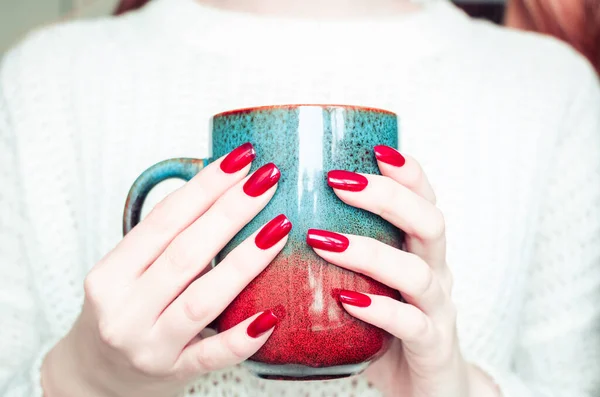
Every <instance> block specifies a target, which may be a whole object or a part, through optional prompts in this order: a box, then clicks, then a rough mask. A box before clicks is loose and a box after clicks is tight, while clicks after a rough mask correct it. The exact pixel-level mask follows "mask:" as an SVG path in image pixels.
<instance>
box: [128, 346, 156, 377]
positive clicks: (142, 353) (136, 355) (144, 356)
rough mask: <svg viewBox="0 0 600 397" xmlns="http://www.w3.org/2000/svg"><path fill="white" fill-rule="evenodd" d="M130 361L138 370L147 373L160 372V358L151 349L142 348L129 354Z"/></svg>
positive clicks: (154, 373)
mask: <svg viewBox="0 0 600 397" xmlns="http://www.w3.org/2000/svg"><path fill="white" fill-rule="evenodd" d="M129 362H130V363H131V365H132V366H133V368H135V369H136V370H137V371H138V372H141V373H143V374H146V375H158V374H160V372H161V371H160V368H159V366H158V365H157V364H158V363H159V360H158V358H157V357H156V356H155V354H154V353H153V352H152V350H151V349H141V350H138V351H135V352H132V353H131V354H130V355H129Z"/></svg>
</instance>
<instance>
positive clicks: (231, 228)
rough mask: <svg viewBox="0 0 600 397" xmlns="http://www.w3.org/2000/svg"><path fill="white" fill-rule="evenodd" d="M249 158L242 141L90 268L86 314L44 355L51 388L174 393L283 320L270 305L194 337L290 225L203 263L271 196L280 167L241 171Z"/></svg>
mask: <svg viewBox="0 0 600 397" xmlns="http://www.w3.org/2000/svg"><path fill="white" fill-rule="evenodd" d="M254 157H255V156H254V149H253V148H252V146H251V145H250V144H246V145H243V146H241V147H240V148H238V149H236V150H234V151H233V152H232V153H230V154H229V155H228V156H226V157H224V158H222V159H220V160H218V161H216V162H214V163H212V164H211V165H209V166H208V167H206V168H205V169H204V170H202V171H201V172H200V173H199V174H198V175H197V176H196V177H195V178H193V179H192V180H191V181H190V182H188V183H187V184H186V185H184V186H183V187H182V188H180V189H179V190H177V191H175V192H174V193H172V194H171V195H169V196H168V197H167V198H165V199H164V200H163V201H162V202H161V203H159V204H158V205H157V206H156V207H155V208H154V209H153V211H152V212H151V213H150V214H149V215H148V216H147V217H146V219H144V221H142V222H141V223H140V224H139V225H138V226H136V227H135V228H134V229H133V230H132V231H131V232H130V233H129V234H127V236H126V237H125V238H124V239H123V240H122V241H121V242H120V243H119V244H118V245H117V246H116V247H115V248H114V249H113V250H112V251H111V252H110V253H108V255H106V256H105V257H104V258H103V259H102V260H100V262H99V263H98V264H96V266H94V268H93V269H92V270H91V272H90V273H89V275H88V276H87V278H86V280H85V302H84V305H83V310H82V312H81V315H80V316H79V318H78V320H77V322H76V323H75V325H74V326H73V328H72V330H71V331H70V333H69V334H68V335H67V336H66V337H65V338H64V339H63V340H62V341H61V342H59V343H58V344H57V346H55V347H54V349H53V350H52V351H51V352H50V353H49V354H48V356H47V357H46V360H45V362H44V366H43V370H42V383H43V386H44V389H45V393H46V395H47V396H48V397H80V396H89V397H100V396H111V397H120V396H123V397H136V396H140V397H141V396H144V397H152V396H157V397H158V396H160V397H166V396H172V395H175V394H177V393H178V392H179V391H180V390H181V388H182V387H183V386H184V385H185V383H186V382H187V381H189V380H190V379H191V378H193V377H196V376H198V375H200V374H203V373H206V372H209V371H214V370H217V369H220V368H224V367H227V366H231V365H234V364H236V363H239V362H241V361H243V360H245V359H246V358H248V357H250V356H251V355H252V354H254V353H255V352H256V351H257V350H258V349H259V348H260V347H261V346H262V345H263V344H264V343H265V342H266V340H267V339H268V338H269V336H270V334H271V333H272V331H273V327H274V326H275V325H276V323H277V321H278V319H277V317H276V316H275V315H274V314H273V313H272V312H271V311H269V310H267V311H265V312H262V313H256V314H255V315H254V316H252V317H251V318H248V319H247V320H246V321H243V322H242V323H240V324H238V325H237V326H236V327H234V328H232V329H230V330H228V331H226V332H223V333H220V334H218V335H216V336H211V337H208V338H201V337H200V336H199V334H200V332H201V331H202V330H203V329H204V328H205V327H206V326H207V325H208V324H209V323H210V322H212V321H213V320H214V319H215V318H216V317H217V316H218V315H219V314H220V313H221V311H223V310H224V309H225V308H226V307H227V305H228V304H229V303H230V302H231V301H232V300H233V299H234V298H235V297H236V296H237V295H238V294H239V292H240V291H241V290H242V289H243V288H244V287H245V286H246V285H247V284H248V283H249V282H250V281H251V280H252V279H253V278H254V277H256V276H257V275H258V274H259V273H260V272H261V271H262V270H263V269H264V268H265V267H266V266H267V265H268V264H269V263H270V262H271V260H272V259H273V258H274V257H275V256H276V255H277V253H278V252H279V251H280V250H281V249H282V248H283V246H284V245H285V243H286V240H287V235H288V233H289V231H290V230H291V223H290V222H289V221H288V220H287V218H286V217H285V216H283V215H280V216H278V217H276V218H275V219H274V220H273V221H271V222H269V223H268V224H267V225H265V226H263V227H262V229H261V230H260V231H258V232H257V233H255V234H253V235H252V236H250V237H249V238H248V239H247V240H246V241H244V242H243V243H242V244H240V245H239V246H238V247H237V248H236V249H235V250H233V251H232V252H231V253H230V254H229V255H228V256H227V257H226V258H225V259H224V260H223V261H222V262H221V263H220V264H219V266H218V267H216V268H215V269H213V270H211V271H208V270H209V265H210V262H211V260H212V258H214V257H215V256H216V254H217V253H218V252H219V251H220V250H221V249H222V248H223V246H225V244H226V243H227V242H228V241H229V240H230V239H231V238H232V237H233V236H234V235H235V234H236V233H237V232H238V231H239V230H240V229H241V228H242V227H243V226H244V225H246V224H247V223H248V222H249V221H250V220H251V219H252V218H253V217H254V216H255V215H256V214H257V213H258V212H259V211H260V210H262V209H263V208H264V206H265V205H266V204H267V203H268V202H269V200H270V199H271V197H272V196H273V194H274V193H275V190H276V188H277V182H278V180H279V176H280V172H279V170H278V169H277V167H276V166H275V165H273V164H267V165H265V166H263V167H262V168H260V169H259V170H257V171H256V172H255V173H254V174H253V175H252V176H250V177H247V178H245V177H246V175H247V174H248V171H249V170H250V164H251V162H252V160H253V159H254Z"/></svg>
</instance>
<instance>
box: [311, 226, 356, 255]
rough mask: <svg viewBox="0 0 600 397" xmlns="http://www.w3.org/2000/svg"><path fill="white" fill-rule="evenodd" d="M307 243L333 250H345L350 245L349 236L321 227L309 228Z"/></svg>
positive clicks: (314, 246)
mask: <svg viewBox="0 0 600 397" xmlns="http://www.w3.org/2000/svg"><path fill="white" fill-rule="evenodd" d="M306 243H307V244H308V245H310V246H311V247H313V248H317V249H321V250H325V251H331V252H344V251H346V248H348V245H350V241H349V240H348V237H346V236H343V235H341V234H338V233H333V232H330V231H327V230H320V229H308V232H307V233H306Z"/></svg>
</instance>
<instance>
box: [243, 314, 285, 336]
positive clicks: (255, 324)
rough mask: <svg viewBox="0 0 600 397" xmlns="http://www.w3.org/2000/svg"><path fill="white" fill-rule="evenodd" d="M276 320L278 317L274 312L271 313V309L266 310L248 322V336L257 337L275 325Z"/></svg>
mask: <svg viewBox="0 0 600 397" xmlns="http://www.w3.org/2000/svg"><path fill="white" fill-rule="evenodd" d="M278 322H279V319H278V318H277V316H276V315H275V313H273V311H272V310H266V311H264V312H262V313H261V314H260V315H259V316H258V317H256V318H255V319H254V321H252V322H251V323H250V325H249V326H248V329H247V330H246V332H247V333H248V336H250V337H252V338H258V337H259V336H261V335H263V334H264V333H265V332H267V331H268V330H270V329H271V328H273V327H274V326H275V325H277V323H278Z"/></svg>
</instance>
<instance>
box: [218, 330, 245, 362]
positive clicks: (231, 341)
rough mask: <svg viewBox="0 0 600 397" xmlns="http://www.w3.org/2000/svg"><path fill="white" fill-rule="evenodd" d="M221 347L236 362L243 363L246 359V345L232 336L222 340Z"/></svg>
mask: <svg viewBox="0 0 600 397" xmlns="http://www.w3.org/2000/svg"><path fill="white" fill-rule="evenodd" d="M223 339H224V340H223V345H224V346H225V348H226V349H227V350H228V351H229V352H231V355H232V356H233V358H234V359H235V360H236V361H237V362H241V361H244V360H245V359H246V358H248V354H247V352H246V351H247V349H246V346H247V345H246V344H245V343H244V342H243V341H240V340H239V339H238V338H235V337H233V336H231V335H230V336H229V337H225V338H223Z"/></svg>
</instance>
